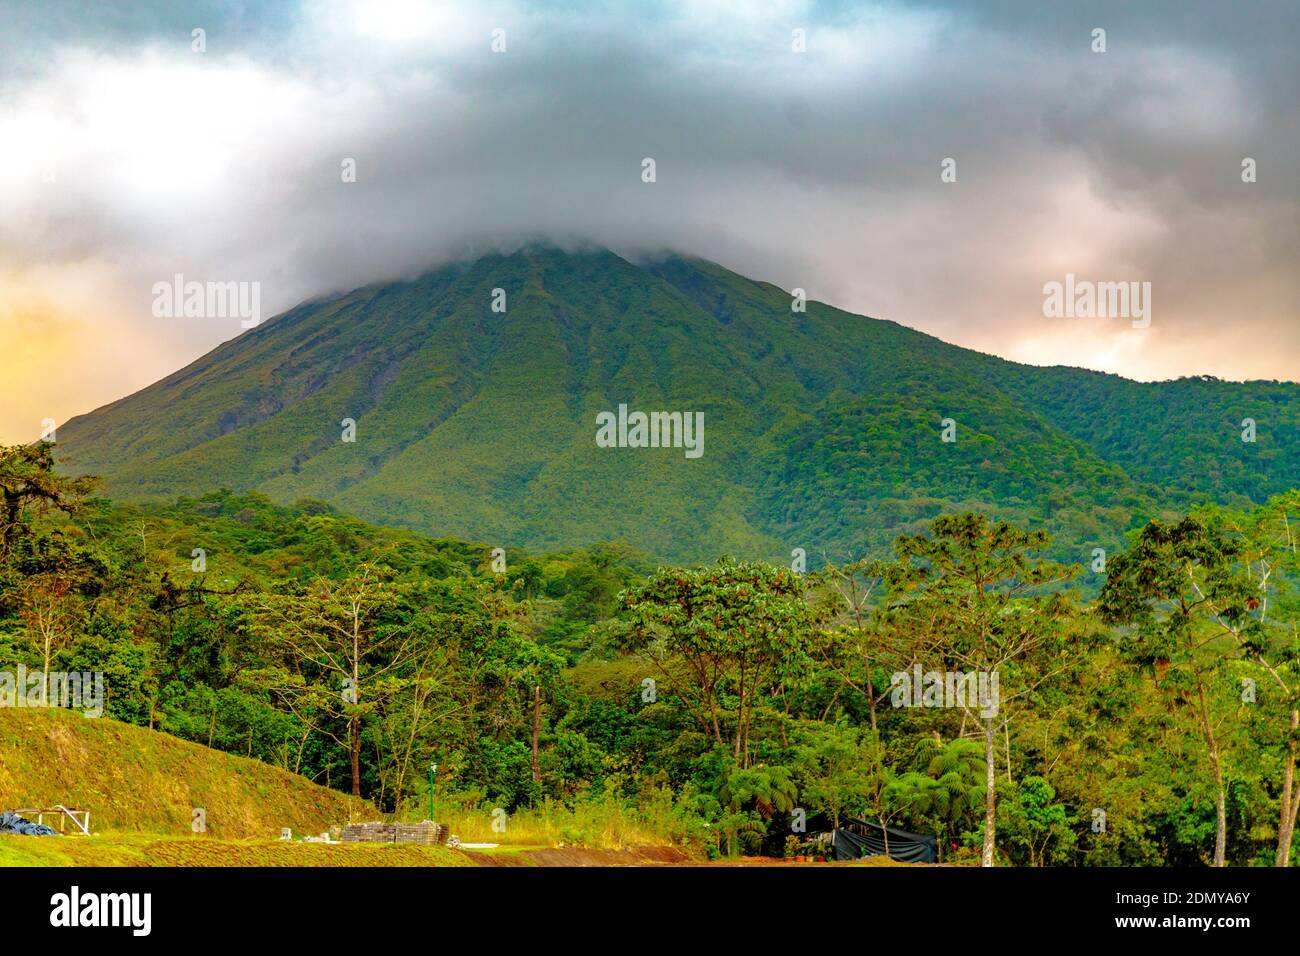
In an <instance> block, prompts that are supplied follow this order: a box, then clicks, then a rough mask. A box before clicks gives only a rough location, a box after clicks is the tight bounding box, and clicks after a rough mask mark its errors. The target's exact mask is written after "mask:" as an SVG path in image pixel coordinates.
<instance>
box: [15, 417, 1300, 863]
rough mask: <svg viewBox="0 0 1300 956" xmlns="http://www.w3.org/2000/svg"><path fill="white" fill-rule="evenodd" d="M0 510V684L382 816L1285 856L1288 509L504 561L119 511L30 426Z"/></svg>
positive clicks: (1192, 857)
mask: <svg viewBox="0 0 1300 956" xmlns="http://www.w3.org/2000/svg"><path fill="white" fill-rule="evenodd" d="M842 414H843V415H845V416H847V417H849V418H852V417H855V416H857V417H859V418H860V416H862V415H863V414H865V409H864V408H863V407H861V406H858V405H855V404H854V403H848V404H846V405H845V406H844V407H843V409H842ZM791 427H792V428H793V429H794V430H795V431H798V429H799V427H800V426H799V424H798V422H792V423H791ZM791 467H792V468H793V469H794V471H795V472H797V471H798V468H797V467H795V466H793V465H792V466H791ZM1098 467H1099V468H1100V466H1098ZM1103 470H1104V469H1103ZM1223 478H1224V480H1225V481H1231V469H1225V470H1224V473H1223ZM809 480H812V479H811V477H810V478H809ZM1007 480H1008V481H1012V480H1016V479H1014V478H1012V477H1008V478H1007ZM0 491H2V492H3V496H4V506H3V509H2V510H0V670H10V671H12V670H13V669H15V668H16V667H17V666H18V665H19V664H23V665H25V666H26V667H27V668H28V669H29V670H30V671H36V672H41V673H48V672H51V671H67V672H71V671H83V672H97V673H102V674H103V675H104V679H105V683H106V686H107V702H106V717H107V718H108V719H114V720H118V721H125V722H128V723H131V724H135V725H139V726H142V727H148V728H151V729H153V730H155V731H160V732H165V733H168V734H172V735H175V736H177V737H181V738H184V739H187V740H191V741H195V742H198V743H202V744H204V745H206V746H209V747H213V748H218V749H220V750H225V751H229V752H231V753H236V754H240V755H244V756H251V757H254V758H256V759H259V760H261V761H264V762H266V763H268V764H273V765H276V766H279V767H282V768H285V769H287V770H290V771H292V772H295V773H298V774H302V775H305V776H307V777H309V778H311V779H313V780H316V781H318V782H320V783H324V784H326V785H328V786H330V787H333V788H336V789H339V790H342V791H345V792H350V793H352V794H354V795H357V796H359V797H361V798H363V799H364V800H367V801H370V802H371V803H372V804H373V806H374V807H375V810H376V813H386V814H393V815H395V816H397V817H399V818H402V819H420V818H422V817H424V816H426V815H427V814H426V811H425V807H426V806H427V804H428V802H429V801H430V799H431V798H432V797H434V796H436V797H437V799H438V801H439V805H440V806H447V805H449V804H455V805H456V806H458V807H459V808H461V809H462V810H463V811H465V812H473V813H481V814H483V815H484V817H485V818H486V817H488V816H489V815H492V814H497V815H499V816H500V817H501V818H502V819H509V818H510V817H511V816H512V815H526V814H528V813H536V812H539V810H545V809H547V808H552V809H554V808H568V809H569V810H570V811H573V810H575V809H581V808H586V817H585V818H586V819H599V815H600V814H601V813H613V812H617V813H619V814H623V815H631V816H634V817H636V818H637V819H639V820H641V821H642V822H643V824H644V825H645V826H646V827H647V828H649V829H653V830H655V831H656V832H658V833H660V834H661V835H662V836H663V837H664V838H665V839H670V840H672V841H673V842H675V843H679V844H681V845H684V846H690V847H692V848H694V850H695V851H697V852H699V853H700V854H702V855H708V856H719V855H728V854H742V853H743V854H768V855H774V856H781V855H786V854H793V853H798V852H803V851H804V849H805V844H806V841H807V840H808V839H809V838H810V835H811V833H812V832H813V830H815V829H817V828H820V827H826V826H834V825H836V823H838V822H839V821H842V820H844V819H846V818H848V817H859V818H865V819H867V820H871V821H878V822H880V823H885V824H889V825H891V826H898V827H903V828H906V829H908V830H912V831H917V832H923V833H929V834H935V835H936V836H937V837H938V839H939V844H940V848H941V853H942V857H943V860H944V861H945V862H958V863H960V862H968V863H972V864H975V863H984V864H987V865H1019V866H1045V865H1067V866H1093V865H1141V866H1189V867H1191V866H1213V865H1218V866H1222V865H1261V866H1263V865H1280V866H1286V865H1290V863H1291V860H1292V854H1291V845H1292V838H1293V833H1294V828H1295V822H1296V814H1297V805H1298V804H1300V782H1297V780H1296V774H1295V761H1296V750H1297V743H1298V741H1300V730H1298V727H1300V697H1298V694H1297V692H1298V691H1300V686H1298V682H1300V673H1298V667H1297V651H1298V650H1300V637H1298V636H1297V623H1296V622H1297V620H1300V617H1298V616H1297V615H1298V613H1300V608H1298V607H1297V600H1296V598H1297V595H1296V591H1295V582H1296V581H1297V579H1298V575H1300V549H1298V548H1297V534H1298V533H1300V493H1297V492H1295V491H1282V492H1279V493H1277V494H1274V495H1272V496H1271V497H1269V498H1268V499H1267V500H1265V501H1262V502H1260V503H1258V504H1255V503H1247V504H1246V505H1245V506H1240V505H1238V506H1236V507H1224V506H1222V505H1215V504H1208V503H1206V504H1198V505H1189V506H1188V507H1186V508H1184V509H1183V510H1181V511H1180V512H1178V513H1176V514H1164V515H1162V516H1159V517H1151V518H1149V519H1147V520H1144V521H1140V522H1136V523H1135V525H1134V527H1132V528H1131V529H1129V530H1128V532H1127V534H1126V535H1125V536H1124V538H1123V540H1122V541H1121V542H1120V544H1119V545H1118V546H1116V547H1114V548H1113V549H1111V550H1109V551H1108V552H1106V553H1103V554H1099V555H1097V556H1095V557H1093V556H1089V558H1088V560H1086V561H1081V562H1072V561H1065V560H1060V559H1059V555H1058V554H1057V553H1056V551H1054V549H1053V545H1052V541H1051V539H1050V537H1049V534H1048V531H1047V530H1046V529H1044V528H1043V527H1041V526H1039V523H1035V522H1024V521H1020V522H1017V521H1006V520H1003V519H1002V518H1001V517H999V516H996V515H990V514H988V513H986V511H985V510H984V509H978V510H951V511H947V512H945V513H942V514H937V515H934V516H933V517H930V518H928V519H927V520H925V522H924V523H923V524H922V525H921V526H919V527H911V526H909V527H908V528H907V529H905V530H903V531H902V533H899V534H898V535H897V536H896V537H895V538H894V539H893V541H892V542H891V543H890V545H889V546H888V548H886V549H883V550H879V551H873V552H867V551H864V552H863V553H861V554H860V555H857V556H854V557H853V558H852V559H851V560H845V561H834V560H828V561H825V562H823V563H822V564H821V565H820V566H818V567H815V568H807V567H803V566H801V564H800V562H798V561H794V562H790V561H786V562H784V563H777V562H767V561H757V560H751V559H748V558H745V557H743V556H732V557H728V556H726V555H725V554H719V555H718V556H716V557H715V558H713V559H711V560H709V561H703V562H696V563H693V564H685V563H665V562H663V561H662V560H661V559H659V558H657V557H653V558H652V557H651V556H649V555H647V554H645V553H643V552H642V551H640V550H638V549H637V548H636V547H634V546H633V545H631V544H629V543H627V542H625V541H620V540H618V539H617V538H612V539H610V540H605V541H601V542H595V543H591V544H586V545H583V546H581V547H575V548H569V549H546V548H538V549H523V548H521V549H517V550H516V549H513V548H503V547H501V546H500V545H499V544H498V543H497V542H495V541H482V540H477V541H476V540H465V539H462V538H456V537H435V536H430V535H428V534H426V533H424V532H421V531H416V530H409V529H403V528H397V527H391V526H383V525H377V524H373V523H370V522H368V521H365V520H362V519H361V518H358V517H354V516H352V515H349V514H347V513H346V512H344V511H342V510H339V508H338V507H337V506H335V505H332V504H327V503H326V502H325V501H323V500H321V499H318V498H311V497H303V498H300V499H297V500H295V501H293V502H291V503H285V502H278V501H276V500H275V498H274V497H273V496H271V495H270V494H268V493H266V492H264V491H259V490H250V489H245V490H219V491H213V492H208V493H204V494H201V495H196V496H192V497H186V496H180V497H177V498H174V499H173V500H171V501H170V502H161V501H156V500H151V501H145V502H128V501H118V500H114V499H109V498H105V497H101V496H100V486H99V485H98V483H97V482H96V480H95V479H93V478H90V477H86V476H82V475H69V474H67V473H65V472H63V471H60V470H59V469H58V468H57V467H56V448H55V446H53V445H50V444H48V443H36V444H33V445H26V446H14V447H6V448H3V449H0ZM850 537H852V535H850ZM917 667H919V668H921V669H922V670H924V671H925V672H927V673H928V672H935V673H946V672H954V671H956V672H961V673H969V672H977V673H985V674H987V673H994V672H995V673H997V674H998V676H999V684H998V689H999V695H998V700H997V701H996V707H993V708H987V707H986V708H980V707H977V706H969V705H968V703H960V704H959V705H958V706H913V705H912V703H913V702H912V701H909V700H903V701H902V702H901V705H900V701H899V698H898V695H897V694H896V693H894V690H895V687H894V685H895V683H896V676H895V675H898V674H900V673H906V672H909V671H912V670H913V669H915V668H917ZM431 763H437V765H438V775H437V779H436V782H434V783H433V786H434V788H435V790H436V793H431V792H430V781H431V779H432V778H431V776H430V774H429V770H428V768H429V765H430V764H431ZM572 839H573V840H574V841H575V842H580V841H581V840H582V839H584V834H583V833H582V832H580V831H579V832H575V833H574V834H572Z"/></svg>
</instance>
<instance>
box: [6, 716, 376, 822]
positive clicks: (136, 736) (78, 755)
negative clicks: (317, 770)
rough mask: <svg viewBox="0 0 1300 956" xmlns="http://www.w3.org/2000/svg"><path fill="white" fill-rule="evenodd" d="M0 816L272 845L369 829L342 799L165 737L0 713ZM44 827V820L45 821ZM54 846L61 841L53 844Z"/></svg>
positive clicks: (105, 723) (90, 722) (365, 816)
mask: <svg viewBox="0 0 1300 956" xmlns="http://www.w3.org/2000/svg"><path fill="white" fill-rule="evenodd" d="M0 801H2V802H3V806H0V809H17V808H21V807H52V806H54V805H56V804H62V805H64V806H68V807H73V808H75V809H80V810H89V811H90V814H91V818H90V824H91V830H92V832H99V831H113V832H118V833H130V832H140V833H151V834H155V835H169V836H176V837H187V838H188V837H190V836H192V835H193V834H192V833H191V819H192V813H193V810H194V809H195V808H202V809H203V810H204V811H205V814H206V820H207V833H206V835H207V836H208V837H211V838H215V839H218V840H248V839H263V840H273V839H274V838H275V837H278V836H279V834H280V830H281V828H283V827H289V828H290V829H291V830H292V831H293V833H294V834H295V835H297V834H307V833H312V834H316V833H322V832H324V831H325V830H327V829H328V828H329V827H331V826H338V825H343V824H347V823H349V822H352V821H356V820H369V819H374V817H375V812H374V809H373V808H372V807H370V806H368V805H367V804H364V803H361V802H359V801H355V800H353V799H352V798H351V797H350V796H348V795H346V794H342V793H338V792H337V791H334V790H330V789H328V788H326V787H322V786H319V785H317V784H314V783H312V782H311V781H309V780H307V779H306V778H304V777H300V776H297V775H295V774H292V773H289V772H287V771H284V770H281V769H279V768H277V767H272V766H270V765H269V764H265V763H262V762H260V761H257V760H250V759H247V758H245V757H237V756H233V755H231V754H226V753H222V752H220V751H216V750H210V749H208V748H207V747H203V746H201V745H199V744H194V743H190V742H188V741H184V740H180V739H179V738H176V737H172V736H171V735H169V734H165V733H160V732H158V731H152V730H147V729H145V728H142V727H134V726H131V725H129V724H123V723H119V722H118V721H115V720H112V719H110V718H107V717H100V718H95V719H88V718H85V717H83V716H81V715H80V714H79V713H74V712H72V711H66V710H60V709H56V708H50V709H41V710H26V709H21V710H20V709H8V708H4V709H0ZM47 822H48V818H47ZM59 842H63V841H59Z"/></svg>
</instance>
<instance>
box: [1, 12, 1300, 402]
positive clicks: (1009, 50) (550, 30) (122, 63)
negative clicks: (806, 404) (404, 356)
mask: <svg viewBox="0 0 1300 956" xmlns="http://www.w3.org/2000/svg"><path fill="white" fill-rule="evenodd" d="M115 7H116V5H108V4H104V5H98V6H96V7H93V8H91V10H90V11H89V12H87V11H84V10H81V9H79V5H76V4H64V3H56V4H53V5H48V4H47V5H45V6H44V7H42V8H33V7H28V6H22V7H15V6H7V7H3V8H0V9H3V11H4V15H5V18H6V20H7V21H8V22H9V23H10V24H12V25H15V27H14V28H13V29H11V30H8V31H6V33H5V39H4V40H3V41H0V42H3V44H4V46H3V48H2V50H3V52H4V53H5V54H6V56H5V65H0V82H3V83H4V89H3V96H2V97H0V131H5V132H10V133H17V132H19V131H27V130H31V131H34V136H35V138H41V137H46V136H48V137H49V139H50V141H51V142H52V143H53V144H54V146H53V147H52V148H53V149H54V151H55V152H57V153H58V154H59V156H60V161H59V168H60V179H59V187H58V188H57V189H54V190H49V189H47V190H44V191H41V190H32V189H30V188H29V187H28V188H23V189H19V188H17V187H15V186H14V184H13V183H12V182H10V183H9V184H8V185H4V184H0V190H8V192H5V193H0V195H4V196H5V198H8V199H11V200H12V201H13V207H14V212H13V214H12V215H11V216H10V217H9V218H8V219H7V221H6V222H4V223H3V224H0V251H3V254H4V256H5V257H7V259H8V260H9V261H11V262H14V263H16V264H17V265H18V266H19V267H22V266H33V265H41V266H42V267H47V268H54V269H60V268H61V269H75V268H80V267H84V264H85V263H86V262H87V261H88V260H89V261H97V262H99V263H101V264H106V265H105V274H106V275H107V276H110V277H114V276H115V277H116V281H117V282H118V284H119V286H120V288H119V289H118V294H117V295H116V296H115V297H113V300H114V301H115V302H116V303H117V311H116V312H113V313H112V314H105V316H104V317H103V321H104V322H109V323H116V324H118V325H119V326H120V327H121V328H122V329H123V330H124V331H125V330H135V331H139V330H142V329H145V328H149V329H150V334H151V335H153V336H155V337H157V338H159V339H161V340H162V341H164V342H165V343H166V344H167V348H165V349H163V350H161V352H160V354H162V355H164V356H165V357H166V359H167V360H168V361H174V362H177V363H178V362H179V360H180V359H181V358H188V357H192V356H193V354H197V352H199V351H201V350H202V349H203V348H207V347H210V346H211V345H213V344H215V342H217V341H219V340H220V339H222V338H225V337H228V336H229V335H231V334H235V332H236V331H237V329H235V328H223V327H217V326H214V325H212V324H211V323H208V324H202V323H189V324H186V323H183V322H182V323H178V324H175V325H173V326H170V327H168V328H166V329H161V330H160V329H158V328H157V326H156V323H154V324H153V325H152V326H150V324H149V323H150V322H151V319H150V317H149V315H148V308H147V295H146V293H147V290H148V288H149V286H150V285H151V283H152V282H153V281H155V280H156V279H157V278H159V277H161V276H168V275H170V274H171V273H172V272H173V271H185V272H187V273H189V274H194V275H202V276H205V277H206V276H211V277H221V278H226V277H229V278H249V279H256V280H258V281H261V282H262V283H263V288H264V293H263V294H264V299H265V301H266V304H267V306H268V307H269V308H276V309H279V308H285V307H288V306H290V305H292V304H293V303H294V302H296V301H298V300H299V299H301V298H304V297H307V296H310V295H314V294H319V293H324V292H328V291H334V290H337V289H340V288H344V287H348V286H352V285H357V284H362V283H365V282H369V281H375V280H378V279H383V278H391V277H396V276H400V275H409V274H411V273H413V272H415V271H418V270H420V269H422V268H426V267H428V266H431V265H434V264H436V263H437V262H438V261H440V260H443V259H446V258H448V257H452V256H460V255H465V254H468V253H469V252H471V251H473V250H481V249H483V248H486V247H489V246H492V245H509V244H512V243H516V242H520V241H524V240H527V239H532V238H537V237H539V236H549V237H552V238H555V239H560V240H572V241H590V242H596V243H601V244H605V245H610V246H612V247H614V248H616V249H619V250H622V251H626V252H628V253H635V252H639V251H649V250H654V249H656V248H661V247H669V248H675V249H679V250H682V251H687V252H693V253H695V254H698V255H702V256H705V257H707V258H713V259H716V260H718V261H720V262H722V263H723V264H725V265H727V266H729V267H731V268H734V269H736V270H738V271H741V272H744V273H747V274H750V275H753V276H755V277H756V278H762V279H768V280H771V281H775V282H777V283H780V284H782V285H784V286H786V287H793V286H801V287H804V288H806V289H808V291H809V294H810V295H812V296H814V297H817V298H823V299H827V300H829V301H833V302H834V303H835V304H837V305H841V306H843V307H845V308H849V309H852V310H854V311H860V312H865V313H868V314H873V315H879V316H882V317H888V318H893V319H896V320H899V321H902V322H905V323H907V324H910V325H914V326H917V327H919V328H922V329H925V330H927V331H932V332H934V333H935V334H938V335H941V336H943V337H945V338H948V339H950V340H955V341H959V342H961V343H962V344H968V345H971V346H973V347H977V348H981V349H983V350H986V351H993V352H998V353H1000V354H1004V355H1009V356H1010V357H1014V358H1020V359H1024V360H1031V361H1039V362H1070V363H1073V364H1088V365H1091V366H1094V367H1103V368H1109V369H1112V370H1115V371H1119V372H1121V373H1126V374H1131V375H1136V376H1140V377H1153V376H1159V377H1163V376H1168V375H1173V374H1180V373H1192V372H1200V371H1208V372H1218V373H1220V374H1223V375H1225V376H1232V377H1243V376H1266V377H1273V376H1277V377H1294V372H1293V371H1291V370H1293V369H1294V368H1295V367H1296V359H1297V358H1300V322H1297V321H1296V319H1297V310H1298V309H1300V296H1298V295H1297V288H1298V280H1297V278H1296V274H1295V273H1296V270H1295V268H1294V263H1295V262H1296V260H1297V253H1300V239H1298V236H1300V228H1298V227H1297V217H1298V213H1297V209H1298V204H1297V195H1296V183H1297V182H1298V181H1300V177H1298V176H1297V172H1298V169H1297V162H1298V161H1297V158H1296V157H1297V146H1298V145H1300V135H1298V124H1297V111H1296V108H1295V106H1294V103H1293V99H1294V91H1295V81H1296V76H1297V54H1296V49H1297V41H1300V35H1298V34H1300V30H1298V29H1297V20H1300V17H1298V16H1297V13H1296V7H1295V5H1294V4H1291V3H1281V2H1278V3H1258V4H1250V5H1248V6H1247V7H1246V8H1244V11H1242V12H1238V11H1236V10H1234V9H1233V8H1232V7H1230V6H1227V5H1222V4H1217V3H1185V2H1184V3H1143V4H1130V3H1087V4H1083V3H1080V4H1050V5H1049V4H1029V3H1024V4H1020V3H999V2H985V3H969V2H962V3H955V2H954V3H938V2H929V3H908V4H821V5H809V4H799V3H789V4H780V3H778V4H772V3H739V2H738V3H722V4H690V5H686V4H680V5H679V4H669V3H656V4H647V5H639V6H636V7H631V8H629V7H628V6H626V5H621V4H619V5H616V4H588V5H577V4H574V5H560V6H556V5H552V4H546V5H526V4H499V3H466V4H449V3H420V2H416V0H394V2H391V3H388V4H385V3H382V2H369V3H367V2H360V0H358V2H355V3H353V2H343V0H339V2H330V0H320V2H306V3H303V4H301V5H290V4H279V3H267V4H263V5H258V4H218V3H212V4H171V3H167V4H164V3H158V4H154V5H136V6H133V7H132V9H131V10H129V11H127V12H122V11H119V10H117V9H115ZM194 27H202V28H203V29H205V30H206V31H207V40H208V51H207V53H206V54H203V55H202V56H196V55H195V54H192V53H191V52H190V48H189V44H190V31H191V29H193V28H194ZM496 27H501V28H504V29H505V31H506V42H507V52H506V53H504V54H494V53H493V52H492V51H491V50H490V47H489V43H490V33H491V31H492V29H493V28H496ZM1095 27H1101V28H1103V29H1105V30H1106V31H1107V52H1106V53H1104V54H1097V53H1093V52H1092V51H1091V49H1090V43H1091V31H1092V30H1093V28H1095ZM796 28H799V29H803V30H806V33H807V53H803V54H795V53H793V52H792V50H791V31H792V30H794V29H796ZM16 38H20V39H16ZM1247 156H1249V157H1253V158H1254V159H1256V160H1257V162H1258V168H1259V182H1257V183H1253V184H1245V183H1242V181H1241V178H1240V164H1241V161H1242V159H1243V158H1244V157H1247ZM644 157H653V158H654V159H655V161H656V163H657V173H658V181H657V182H656V183H654V184H645V183H642V182H641V179H640V171H641V161H642V159H643V158H644ZM945 157H953V158H955V159H956V161H957V168H958V181H957V182H956V183H951V184H945V183H941V182H940V179H939V168H940V167H939V164H940V162H941V160H943V159H944V158H945ZM345 158H352V159H355V160H356V163H357V170H358V181H357V182H356V183H354V184H345V183H343V182H341V178H340V175H339V171H340V162H341V161H342V160H343V159H345ZM18 185H19V186H20V187H21V186H23V185H24V184H23V183H22V182H21V181H20V182H19V184H18ZM1066 272H1074V273H1077V274H1079V275H1081V276H1085V275H1086V276H1088V277H1091V278H1095V279H1099V280H1128V279H1135V280H1144V281H1150V282H1152V284H1153V289H1154V299H1155V305H1154V317H1153V323H1152V326H1151V328H1150V329H1147V330H1143V331H1142V332H1138V331H1136V330H1132V329H1130V328H1129V327H1128V326H1127V324H1126V323H1122V322H1113V323H1110V324H1106V323H1104V322H1102V323H1098V322H1095V321H1094V322H1092V323H1091V324H1090V325H1088V324H1079V323H1065V322H1061V321H1052V320H1047V319H1045V318H1044V317H1043V315H1042V311H1041V305H1042V292H1041V289H1042V285H1043V283H1044V282H1047V281H1051V280H1053V279H1059V278H1061V277H1062V276H1063V275H1064V274H1065V273H1066ZM162 371H166V369H155V368H153V367H151V366H150V367H147V368H144V369H142V370H141V371H140V373H139V376H138V377H140V378H141V380H140V381H138V382H133V384H134V385H143V384H146V383H147V381H149V380H150V378H149V377H148V376H155V377H156V374H155V373H160V372H162ZM105 388H108V386H107V385H106V386H105ZM113 388H116V389H118V390H119V391H120V390H122V383H121V381H120V377H119V379H115V380H114V384H113ZM113 397H116V395H115V394H112V393H108V394H104V395H103V396H102V398H103V399H108V398H113Z"/></svg>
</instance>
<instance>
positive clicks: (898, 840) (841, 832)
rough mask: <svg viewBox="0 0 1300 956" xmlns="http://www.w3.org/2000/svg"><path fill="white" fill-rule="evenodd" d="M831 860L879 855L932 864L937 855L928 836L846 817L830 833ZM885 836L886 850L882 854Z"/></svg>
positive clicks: (909, 861) (857, 858)
mask: <svg viewBox="0 0 1300 956" xmlns="http://www.w3.org/2000/svg"><path fill="white" fill-rule="evenodd" d="M829 835H830V839H831V842H832V843H833V844H834V846H835V859H837V860H860V859H862V858H863V857H864V856H883V855H885V853H886V852H888V854H889V857H890V859H894V860H899V861H900V862H903V863H934V862H935V861H936V860H937V859H938V856H939V851H938V843H937V841H936V840H935V838H934V837H932V836H926V835H924V834H922V833H909V832H908V831H907V830H900V829H898V828H897V827H882V826H880V824H878V823H870V822H868V821H866V820H856V819H853V818H849V819H847V820H845V821H844V822H843V823H842V824H841V825H840V827H839V829H837V830H831V831H830V834H829ZM886 835H888V847H889V848H888V851H886V849H885V847H886V839H885V838H886Z"/></svg>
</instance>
